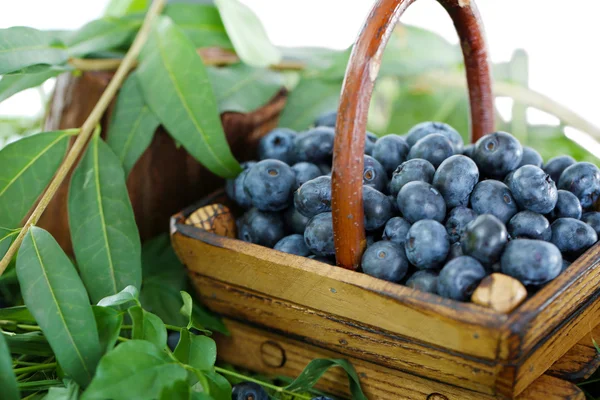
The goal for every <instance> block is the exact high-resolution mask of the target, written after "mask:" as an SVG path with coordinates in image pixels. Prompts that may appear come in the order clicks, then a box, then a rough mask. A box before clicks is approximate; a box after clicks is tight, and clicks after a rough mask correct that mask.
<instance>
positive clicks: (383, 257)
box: [361, 240, 408, 282]
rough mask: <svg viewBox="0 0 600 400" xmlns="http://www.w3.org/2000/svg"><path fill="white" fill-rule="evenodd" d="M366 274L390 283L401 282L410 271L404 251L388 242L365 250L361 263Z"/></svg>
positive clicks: (383, 241)
mask: <svg viewBox="0 0 600 400" xmlns="http://www.w3.org/2000/svg"><path fill="white" fill-rule="evenodd" d="M361 266H362V270H363V272H364V273H365V274H367V275H371V276H374V277H375V278H379V279H383V280H386V281H390V282H400V280H401V279H402V278H404V275H406V271H408V260H407V259H406V255H405V254H404V249H403V248H402V247H400V246H399V245H397V244H396V243H392V242H390V241H387V240H382V241H380V242H376V243H373V244H372V245H371V246H369V247H368V248H367V250H365V252H364V253H363V256H362V261H361Z"/></svg>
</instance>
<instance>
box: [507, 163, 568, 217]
mask: <svg viewBox="0 0 600 400" xmlns="http://www.w3.org/2000/svg"><path fill="white" fill-rule="evenodd" d="M510 191H511V193H512V195H513V198H514V199H515V201H516V202H517V204H518V205H519V207H521V209H525V210H529V211H533V212H536V213H538V214H547V213H549V212H550V211H552V210H553V209H554V206H555V205H556V201H557V200H558V193H557V190H556V184H555V183H554V181H553V180H552V179H551V178H550V175H548V174H546V173H545V172H544V171H543V170H542V169H541V168H538V167H536V166H533V165H524V166H522V167H521V168H519V169H518V170H516V171H515V174H514V175H513V177H512V180H511V181H510Z"/></svg>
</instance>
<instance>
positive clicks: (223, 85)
mask: <svg viewBox="0 0 600 400" xmlns="http://www.w3.org/2000/svg"><path fill="white" fill-rule="evenodd" d="M208 76H209V77H210V82H211V83H212V86H213V89H214V91H215V96H217V101H218V102H219V111H220V112H225V111H237V112H242V113H246V112H250V111H253V110H255V109H257V108H259V107H262V106H264V105H265V104H267V103H268V102H269V100H271V99H272V98H273V96H275V95H276V94H277V92H279V90H281V88H282V87H283V76H282V75H281V74H280V73H279V72H275V71H272V70H270V69H266V68H253V67H250V66H248V65H245V64H236V65H232V66H229V67H226V68H208Z"/></svg>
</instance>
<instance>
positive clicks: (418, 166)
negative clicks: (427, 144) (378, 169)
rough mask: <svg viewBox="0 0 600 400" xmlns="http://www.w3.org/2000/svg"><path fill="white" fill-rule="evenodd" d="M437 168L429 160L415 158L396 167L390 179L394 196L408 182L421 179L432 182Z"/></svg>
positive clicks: (391, 191)
mask: <svg viewBox="0 0 600 400" xmlns="http://www.w3.org/2000/svg"><path fill="white" fill-rule="evenodd" d="M434 174H435V168H434V167H433V165H431V163H430V162H429V161H427V160H423V159H420V158H415V159H414V160H408V161H406V162H403V163H402V164H400V165H399V166H398V168H396V170H395V171H394V172H393V174H392V180H391V181H390V193H391V194H392V196H397V195H398V192H399V191H400V189H402V187H403V186H404V185H406V184H407V183H408V182H414V181H421V182H427V183H431V182H432V181H433V175H434Z"/></svg>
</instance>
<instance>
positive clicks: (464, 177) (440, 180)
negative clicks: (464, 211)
mask: <svg viewBox="0 0 600 400" xmlns="http://www.w3.org/2000/svg"><path fill="white" fill-rule="evenodd" d="M477 182H479V170H478V169H477V165H476V164H475V162H474V161H473V160H471V159H470V158H469V157H465V156H462V155H456V156H452V157H450V158H447V159H445V160H444V161H443V162H442V163H441V164H440V166H439V167H438V169H437V171H435V174H434V175H433V186H434V187H435V188H436V189H437V190H439V191H440V193H441V194H442V196H443V197H444V200H446V207H447V208H448V209H450V208H454V207H458V206H466V205H467V204H469V196H470V195H471V192H472V191H473V188H474V187H475V185H476V184H477Z"/></svg>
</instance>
